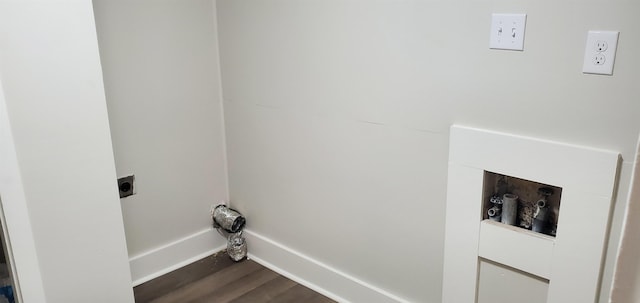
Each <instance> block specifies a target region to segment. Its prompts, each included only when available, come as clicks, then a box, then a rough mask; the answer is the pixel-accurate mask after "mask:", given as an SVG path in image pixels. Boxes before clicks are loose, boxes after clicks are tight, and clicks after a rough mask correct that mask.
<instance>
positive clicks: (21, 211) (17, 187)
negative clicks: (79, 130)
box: [0, 75, 45, 302]
mask: <svg viewBox="0 0 640 303" xmlns="http://www.w3.org/2000/svg"><path fill="white" fill-rule="evenodd" d="M0 167H1V168H2V169H0V208H1V210H2V231H3V235H2V236H3V238H4V239H5V243H6V247H7V249H6V250H5V254H6V259H7V260H9V265H10V270H11V276H12V277H13V282H14V283H13V286H14V288H15V289H14V293H15V296H16V297H18V299H17V300H22V301H20V302H44V301H45V297H44V289H43V287H42V278H41V277H40V276H41V274H40V265H39V264H38V255H37V254H36V244H35V242H34V238H33V231H32V229H31V218H30V216H29V209H27V204H26V202H25V201H26V200H25V196H24V188H23V185H22V178H21V177H20V168H19V167H18V159H17V157H16V150H15V144H14V143H13V135H12V134H11V125H9V115H8V113H7V108H6V105H5V100H4V91H3V89H2V77H1V75H0ZM18 268H20V271H19V272H18V270H17V269H18Z"/></svg>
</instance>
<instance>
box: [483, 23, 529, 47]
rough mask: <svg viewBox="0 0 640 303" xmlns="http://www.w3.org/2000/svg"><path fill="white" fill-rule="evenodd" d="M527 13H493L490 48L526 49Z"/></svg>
mask: <svg viewBox="0 0 640 303" xmlns="http://www.w3.org/2000/svg"><path fill="white" fill-rule="evenodd" d="M526 22H527V15H526V14H492V15H491V34H490V36H489V48H492V49H508V50H524V29H525V25H526Z"/></svg>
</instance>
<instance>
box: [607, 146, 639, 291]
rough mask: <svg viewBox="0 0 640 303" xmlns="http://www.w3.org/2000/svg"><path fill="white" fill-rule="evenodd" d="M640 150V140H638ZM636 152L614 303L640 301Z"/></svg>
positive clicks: (637, 165) (617, 267)
mask: <svg viewBox="0 0 640 303" xmlns="http://www.w3.org/2000/svg"><path fill="white" fill-rule="evenodd" d="M638 151H640V141H638ZM638 151H637V152H636V153H637V154H636V163H635V166H634V169H633V179H632V181H631V188H630V190H629V204H628V205H627V210H626V216H625V219H624V225H623V234H622V240H621V246H620V249H619V252H618V260H617V266H616V271H615V278H614V287H613V290H612V295H611V302H612V303H625V302H638V301H640V259H638V254H640V233H638V230H639V228H640V221H639V220H638V218H639V217H640V154H638Z"/></svg>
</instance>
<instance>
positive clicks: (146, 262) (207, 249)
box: [129, 228, 227, 286]
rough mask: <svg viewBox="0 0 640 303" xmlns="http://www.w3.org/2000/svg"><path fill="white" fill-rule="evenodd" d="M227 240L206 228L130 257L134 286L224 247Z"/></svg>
mask: <svg viewBox="0 0 640 303" xmlns="http://www.w3.org/2000/svg"><path fill="white" fill-rule="evenodd" d="M226 243H227V241H226V240H225V239H224V238H223V237H221V236H220V235H219V234H218V233H217V232H216V231H215V230H214V229H212V228H209V229H205V230H203V231H200V232H197V233H195V234H192V235H189V236H186V237H184V238H182V239H179V240H177V241H174V242H171V243H168V244H166V245H163V246H160V247H158V248H155V249H153V250H150V251H147V252H144V253H142V254H139V255H136V256H133V257H131V258H129V266H130V267H131V278H132V280H133V286H137V285H140V284H142V283H144V282H147V281H149V280H151V279H154V278H157V277H159V276H161V275H164V274H166V273H169V272H171V271H174V270H176V269H178V268H180V267H183V266H185V265H188V264H190V263H193V262H195V261H198V260H200V259H202V258H205V257H207V256H210V255H212V254H214V253H216V252H218V251H221V250H223V249H225V248H226Z"/></svg>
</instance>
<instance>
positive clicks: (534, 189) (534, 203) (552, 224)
mask: <svg viewBox="0 0 640 303" xmlns="http://www.w3.org/2000/svg"><path fill="white" fill-rule="evenodd" d="M483 184H484V185H483V196H482V201H483V207H482V219H483V220H492V221H497V222H500V223H503V224H507V225H512V226H516V227H519V228H523V229H527V230H531V231H534V232H538V233H542V234H545V235H549V236H552V237H555V236H556V230H557V227H558V218H559V217H560V200H561V197H562V187H559V186H554V185H549V184H543V183H539V182H535V181H530V180H525V179H520V178H517V177H513V176H508V175H503V174H498V173H494V172H489V171H485V172H484V182H483Z"/></svg>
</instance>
